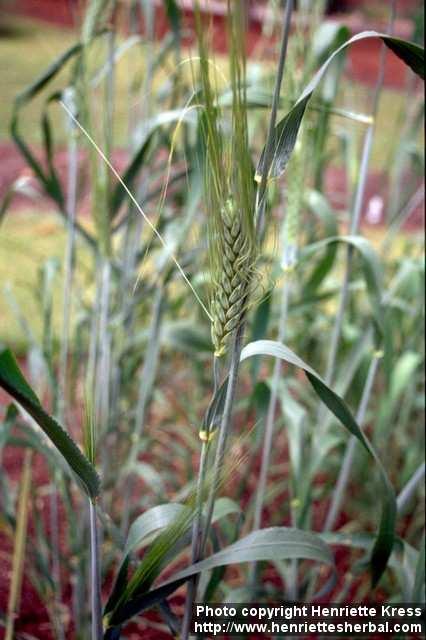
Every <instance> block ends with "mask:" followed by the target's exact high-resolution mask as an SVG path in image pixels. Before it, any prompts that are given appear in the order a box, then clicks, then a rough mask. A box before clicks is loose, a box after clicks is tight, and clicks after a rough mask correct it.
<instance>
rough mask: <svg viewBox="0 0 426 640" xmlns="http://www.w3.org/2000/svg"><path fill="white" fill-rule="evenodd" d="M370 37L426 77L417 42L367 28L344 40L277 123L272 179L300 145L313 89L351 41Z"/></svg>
mask: <svg viewBox="0 0 426 640" xmlns="http://www.w3.org/2000/svg"><path fill="white" fill-rule="evenodd" d="M367 38H380V39H381V40H382V41H383V42H384V43H385V45H386V46H387V47H389V48H390V49H391V50H392V51H393V52H394V53H396V55H397V56H398V57H399V58H401V60H402V61H403V62H405V64H407V65H408V66H409V67H410V68H411V69H412V70H413V71H414V73H416V74H417V75H418V76H420V77H421V78H423V79H424V49H423V47H420V46H419V45H416V44H414V43H413V42H408V41H405V40H401V39H399V38H394V37H391V36H388V35H386V34H382V33H377V32H376V31H363V32H362V33H358V34H357V35H355V36H353V37H352V38H350V39H349V40H348V41H347V42H344V43H343V44H342V45H341V46H340V47H338V48H337V49H336V50H335V51H333V53H332V54H331V55H330V56H329V57H328V58H327V60H326V61H325V62H324V64H323V65H322V66H321V68H320V69H319V70H318V71H317V73H316V74H315V76H314V77H313V79H312V80H311V82H310V83H309V84H308V85H307V87H306V88H305V90H304V91H303V92H302V95H301V96H300V98H299V99H298V100H297V102H296V104H295V105H294V106H293V108H292V109H291V110H290V111H289V112H288V113H287V115H286V116H284V118H283V119H282V120H281V121H280V122H279V123H278V124H277V126H276V128H275V138H274V147H273V148H274V154H273V158H272V163H271V167H270V170H269V178H276V177H278V176H280V175H281V174H282V173H283V172H284V171H285V169H286V166H287V163H288V161H289V159H290V156H291V154H292V152H293V149H294V145H295V144H296V139H297V135H298V133H299V129H300V125H301V123H302V119H303V116H304V114H305V111H306V107H307V106H308V103H309V101H310V99H311V97H312V94H313V92H314V91H315V89H316V88H317V87H318V85H319V83H320V82H321V80H322V79H323V77H324V75H325V73H326V71H327V70H328V68H329V66H330V64H331V63H332V62H333V60H334V59H335V58H336V56H337V55H338V54H339V53H340V52H341V51H343V50H344V49H345V48H346V47H348V46H349V45H350V44H353V43H355V42H358V41H359V40H365V39H367ZM264 154H265V150H263V152H262V155H261V158H260V161H259V165H258V167H257V171H256V177H257V179H260V176H261V175H262V172H263V163H264Z"/></svg>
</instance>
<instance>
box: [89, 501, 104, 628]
mask: <svg viewBox="0 0 426 640" xmlns="http://www.w3.org/2000/svg"><path fill="white" fill-rule="evenodd" d="M89 515H90V574H91V588H90V603H91V610H92V624H91V628H92V635H91V640H102V638H103V628H102V599H101V571H100V567H101V562H100V550H99V534H98V525H97V516H96V505H95V504H94V503H93V502H92V501H90V502H89Z"/></svg>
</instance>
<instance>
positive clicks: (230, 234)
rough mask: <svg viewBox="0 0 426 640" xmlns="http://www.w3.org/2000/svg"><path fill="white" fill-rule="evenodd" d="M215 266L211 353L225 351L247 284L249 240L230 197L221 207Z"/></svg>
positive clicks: (238, 315)
mask: <svg viewBox="0 0 426 640" xmlns="http://www.w3.org/2000/svg"><path fill="white" fill-rule="evenodd" d="M220 217H221V222H222V225H221V228H220V229H219V232H218V235H219V250H220V253H219V261H218V262H219V269H218V273H217V274H216V277H215V282H214V292H213V296H212V301H211V315H212V318H213V322H212V340H213V344H214V347H215V356H217V357H220V356H222V355H223V354H224V353H225V352H226V342H227V338H228V336H229V334H230V333H232V332H233V331H234V330H235V329H236V328H237V327H238V325H239V323H240V321H241V316H242V312H243V310H244V307H245V304H246V300H247V297H248V292H249V285H250V264H251V251H250V246H251V243H250V241H249V238H248V236H247V234H246V233H245V231H244V228H243V225H242V224H241V219H240V216H239V215H238V212H237V211H236V208H235V206H234V202H233V200H232V198H228V200H227V201H226V202H225V205H224V206H223V207H222V210H221V216H220Z"/></svg>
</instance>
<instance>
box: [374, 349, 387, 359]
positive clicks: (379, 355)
mask: <svg viewBox="0 0 426 640" xmlns="http://www.w3.org/2000/svg"><path fill="white" fill-rule="evenodd" d="M384 355H385V353H384V351H383V349H376V350H375V351H374V352H373V356H374V357H375V358H376V359H377V360H380V358H383V356H384Z"/></svg>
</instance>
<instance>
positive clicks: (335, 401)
mask: <svg viewBox="0 0 426 640" xmlns="http://www.w3.org/2000/svg"><path fill="white" fill-rule="evenodd" d="M259 355H268V356H273V357H274V358H280V359H281V360H284V361H286V362H288V363H290V364H292V365H294V366H296V367H298V368H299V369H302V370H303V371H304V372H305V374H306V376H307V378H308V380H309V382H310V383H311V385H312V387H313V389H314V391H315V392H316V394H317V395H318V397H319V398H320V400H321V401H322V402H323V403H324V404H325V405H326V406H327V407H328V409H329V410H330V411H331V412H332V413H333V414H334V415H335V416H336V418H337V419H338V420H339V422H340V423H341V424H342V425H343V426H344V427H345V428H346V429H347V430H348V431H349V432H350V433H351V434H352V435H353V436H355V437H356V439H357V440H358V441H359V442H360V443H361V445H362V446H363V447H364V449H365V450H366V451H367V453H368V454H369V455H370V456H371V457H372V458H373V460H374V461H375V463H376V466H377V467H378V470H379V473H380V478H381V484H382V514H381V518H380V523H379V527H378V531H377V537H376V541H375V544H374V547H373V549H372V552H371V557H370V560H369V564H370V570H371V576H372V582H373V585H376V584H377V583H378V581H379V580H380V577H381V576H382V574H383V572H384V570H385V569H386V565H387V562H388V560H389V557H390V554H391V553H392V548H393V543H394V538H395V521H396V500H395V493H394V490H393V487H392V485H391V483H390V480H389V478H388V475H387V473H386V470H385V468H384V466H383V464H382V462H381V461H380V458H379V457H378V455H377V453H376V451H375V450H374V449H373V447H372V445H371V444H370V442H369V440H368V439H367V437H366V436H365V434H364V433H363V432H362V430H361V429H360V427H359V426H358V424H357V422H356V421H355V419H354V418H353V416H352V414H351V412H350V411H349V409H348V407H347V406H346V404H345V402H344V401H343V400H342V398H340V397H339V396H338V395H337V394H336V393H335V392H334V391H333V390H332V389H330V387H328V386H327V385H326V384H325V382H324V381H323V380H322V378H321V377H320V376H319V374H318V373H317V372H316V371H315V370H314V369H312V368H311V367H310V366H309V365H308V364H306V363H305V362H304V361H303V360H302V359H301V358H299V357H298V356H297V355H296V354H295V353H293V352H292V351H291V350H290V349H289V348H288V347H286V346H285V345H283V344H280V343H278V342H274V341H273V340H258V341H257V342H252V343H250V344H248V345H247V346H246V347H244V349H243V351H242V353H241V360H246V359H247V358H250V357H252V356H259Z"/></svg>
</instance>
